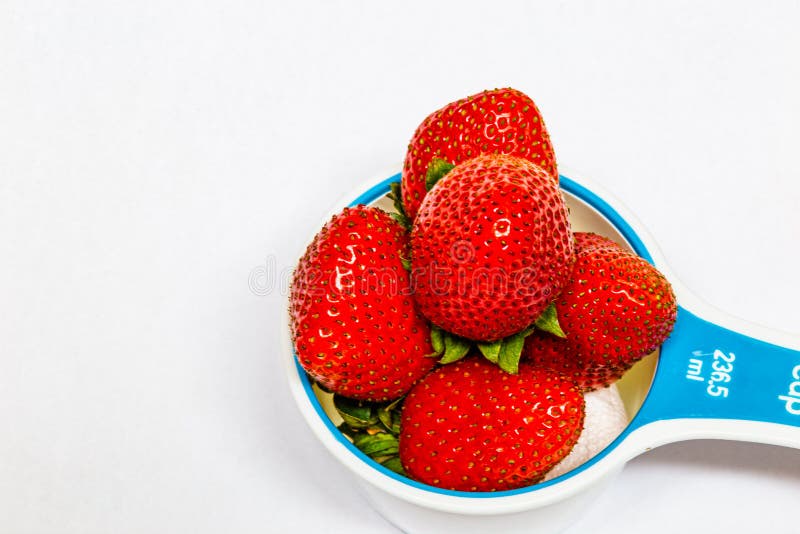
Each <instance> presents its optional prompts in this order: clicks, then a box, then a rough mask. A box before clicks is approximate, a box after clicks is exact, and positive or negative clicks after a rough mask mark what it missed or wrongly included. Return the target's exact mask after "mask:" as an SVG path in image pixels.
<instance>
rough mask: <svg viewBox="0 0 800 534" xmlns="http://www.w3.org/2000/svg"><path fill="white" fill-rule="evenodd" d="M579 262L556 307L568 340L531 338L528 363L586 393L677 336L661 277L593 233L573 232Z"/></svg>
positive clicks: (671, 298)
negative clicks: (673, 334) (570, 381)
mask: <svg viewBox="0 0 800 534" xmlns="http://www.w3.org/2000/svg"><path fill="white" fill-rule="evenodd" d="M575 242H576V249H577V260H576V261H575V267H574V270H573V272H572V276H571V278H570V280H569V283H568V284H567V285H566V286H565V287H564V289H563V290H562V292H561V294H560V295H559V297H558V298H557V299H556V301H555V306H556V311H557V313H558V319H559V322H560V324H561V329H562V330H563V331H564V333H565V334H566V338H565V339H560V338H556V337H554V336H551V335H549V334H545V333H542V332H535V333H534V334H533V335H531V336H530V337H528V338H527V340H526V342H525V348H524V350H523V359H527V360H528V361H530V362H532V363H533V364H534V365H536V366H537V367H544V368H550V369H554V370H555V371H557V372H560V373H563V374H564V375H566V376H569V377H571V378H572V379H573V380H575V382H577V383H578V384H579V385H580V386H581V387H583V388H584V389H586V390H590V389H596V388H599V387H603V386H606V385H608V384H610V383H611V382H613V381H615V380H617V379H618V378H620V377H621V376H622V375H623V374H624V373H625V371H627V370H628V369H629V368H630V367H631V366H632V365H633V364H634V363H636V362H637V361H639V360H640V359H641V358H642V357H643V356H646V355H647V354H650V353H651V352H653V351H654V350H655V349H656V348H657V347H658V346H659V345H660V344H661V343H663V342H664V340H665V339H666V338H667V336H669V334H670V332H671V331H672V326H673V324H674V323H675V317H676V314H677V306H676V303H675V294H674V293H673V292H672V286H670V284H669V282H668V281H667V279H666V278H664V275H662V274H661V273H660V272H658V270H657V269H656V268H655V267H653V266H652V265H650V264H649V263H647V262H646V261H645V260H644V259H642V258H640V257H638V256H636V255H635V254H633V253H632V252H628V251H626V250H624V249H622V248H621V247H620V246H619V245H617V244H616V243H614V242H613V241H610V240H608V239H606V238H604V237H601V236H598V235H596V234H587V233H576V234H575Z"/></svg>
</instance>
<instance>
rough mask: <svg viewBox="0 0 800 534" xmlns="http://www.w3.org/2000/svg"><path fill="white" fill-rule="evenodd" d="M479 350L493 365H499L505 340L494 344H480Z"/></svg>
mask: <svg viewBox="0 0 800 534" xmlns="http://www.w3.org/2000/svg"><path fill="white" fill-rule="evenodd" d="M477 345H478V350H479V351H481V354H483V356H484V357H485V358H486V359H487V360H489V361H490V362H492V363H497V358H498V357H499V356H500V347H502V346H503V340H502V339H499V340H497V341H493V342H492V343H478V344H477Z"/></svg>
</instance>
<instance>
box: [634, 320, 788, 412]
mask: <svg viewBox="0 0 800 534" xmlns="http://www.w3.org/2000/svg"><path fill="white" fill-rule="evenodd" d="M682 418H711V419H737V420H746V421H761V422H768V423H778V424H782V425H790V426H800V352H799V351H795V350H791V349H787V348H785V347H780V346H777V345H773V344H770V343H766V342H764V341H760V340H757V339H753V338H751V337H748V336H745V335H743V334H740V333H738V332H734V331H732V330H728V329H727V328H723V327H721V326H718V325H716V324H713V323H711V322H708V321H706V320H704V319H701V318H700V317H698V316H696V315H694V314H692V313H691V312H689V311H688V310H686V309H684V308H679V310H678V320H677V322H676V323H675V329H674V331H673V333H672V335H671V336H670V338H669V339H668V340H667V341H666V342H665V343H664V345H663V346H662V347H661V354H660V356H659V362H658V368H657V370H656V377H655V379H654V380H653V384H652V386H651V388H650V392H649V394H648V396H647V399H646V400H645V403H644V404H643V406H642V408H641V410H640V411H639V413H638V414H637V416H636V418H635V419H634V425H635V426H642V425H644V424H647V423H649V422H652V421H659V420H667V419H682Z"/></svg>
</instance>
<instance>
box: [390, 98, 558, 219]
mask: <svg viewBox="0 0 800 534" xmlns="http://www.w3.org/2000/svg"><path fill="white" fill-rule="evenodd" d="M486 153H494V154H498V153H502V154H511V155H514V156H519V157H522V158H525V159H528V160H530V161H532V162H534V163H536V164H537V165H539V166H540V167H542V168H543V169H544V170H545V171H546V172H547V173H548V174H550V175H551V176H552V177H553V179H554V180H555V181H556V182H557V181H558V171H557V170H556V159H555V155H554V154H553V146H552V145H551V143H550V136H549V135H548V133H547V129H546V128H545V126H544V121H543V120H542V116H541V114H540V113H539V109H538V108H537V107H536V104H534V103H533V100H531V99H530V97H528V96H527V95H525V94H524V93H522V92H520V91H517V90H515V89H495V90H493V91H484V92H482V93H478V94H476V95H472V96H469V97H467V98H465V99H463V100H459V101H457V102H453V103H451V104H448V105H447V106H445V107H443V108H442V109H440V110H438V111H435V112H433V113H432V114H431V115H429V116H428V117H427V118H426V119H425V120H424V121H423V122H422V124H420V126H419V127H418V128H417V131H416V132H415V133H414V137H412V138H411V142H410V143H409V145H408V152H407V153H406V160H405V164H404V165H403V180H402V193H403V203H404V205H405V210H406V214H407V215H408V217H409V219H411V220H413V219H414V217H415V216H416V214H417V211H418V210H419V206H420V204H421V203H422V199H423V198H424V197H425V193H426V191H427V188H426V177H427V175H428V171H429V166H430V164H431V162H432V161H433V160H434V159H441V160H444V161H445V162H447V163H451V164H458V163H460V162H461V161H464V160H466V159H470V158H473V157H475V156H478V155H480V154H486Z"/></svg>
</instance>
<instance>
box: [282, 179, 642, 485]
mask: <svg viewBox="0 0 800 534" xmlns="http://www.w3.org/2000/svg"><path fill="white" fill-rule="evenodd" d="M399 180H400V174H397V175H395V176H392V177H390V178H387V179H386V180H384V181H383V182H381V183H379V184H377V185H375V186H373V187H372V188H370V189H369V190H368V191H365V192H363V193H362V194H361V195H359V196H358V197H357V198H355V199H354V200H352V202H350V204H349V205H350V206H354V205H357V204H367V205H372V206H376V207H379V208H382V209H384V210H386V211H389V212H392V211H394V207H393V202H392V200H390V199H389V198H387V196H386V195H387V194H388V193H389V184H391V183H392V182H397V181H399ZM560 185H561V190H562V192H563V193H564V198H565V200H566V203H567V206H568V208H569V214H570V215H569V218H570V223H571V225H572V230H573V231H574V232H594V233H597V234H600V235H602V236H605V237H607V238H609V239H611V240H613V241H615V242H616V243H618V244H619V245H621V246H622V247H624V248H626V249H628V250H632V251H634V252H635V253H636V254H638V255H639V256H641V257H643V258H644V259H646V260H648V261H652V258H651V256H650V254H649V252H648V250H647V249H646V247H645V246H644V244H643V243H642V241H641V240H640V239H639V237H638V236H637V235H636V233H635V232H634V231H633V229H632V228H631V227H630V226H629V225H628V224H627V223H626V222H625V220H624V219H622V217H621V216H620V215H619V214H618V213H617V212H616V211H615V210H614V209H613V208H612V207H611V206H610V205H608V204H607V203H606V202H605V201H603V200H602V199H601V198H599V197H598V196H597V195H595V194H594V193H592V192H591V191H589V190H588V189H586V188H584V187H583V186H581V185H580V184H578V183H576V182H574V181H572V180H570V179H569V178H567V177H565V176H561V184H560ZM295 363H296V365H297V371H298V373H299V374H300V378H301V381H302V383H303V388H304V390H305V392H306V394H307V395H308V397H309V400H310V402H311V404H312V405H313V407H314V409H315V410H316V412H317V414H318V415H319V417H320V418H321V419H322V421H323V422H324V423H325V426H326V427H328V430H329V431H330V432H331V433H332V434H333V437H334V438H335V439H336V440H337V441H339V442H341V443H342V444H343V445H345V446H346V447H347V448H348V449H349V450H350V451H351V452H352V453H353V454H354V455H355V456H357V457H359V458H360V459H361V461H363V462H365V463H366V464H368V465H369V466H370V467H372V468H374V469H376V470H378V471H380V472H381V473H383V474H384V475H386V476H388V477H391V478H393V479H395V480H398V481H400V482H403V483H405V484H409V485H411V486H414V487H416V488H420V489H424V490H427V491H431V492H435V493H441V494H445V495H453V496H459V497H476V498H480V497H500V496H504V495H515V494H519V493H526V492H530V491H535V490H536V489H538V488H542V487H546V486H550V485H552V484H557V483H558V482H559V481H561V480H565V479H567V478H571V477H572V476H574V475H575V474H577V473H579V472H581V471H583V470H585V469H586V468H588V467H589V466H591V465H592V464H593V463H595V462H596V461H597V460H599V459H600V458H602V457H603V456H605V454H606V453H607V452H608V451H610V450H611V449H613V448H614V447H615V446H616V444H617V443H619V442H620V441H621V439H622V438H623V437H624V435H625V434H626V433H627V431H628V429H630V428H631V426H632V425H630V423H629V426H628V429H626V430H623V431H622V433H621V434H620V435H619V436H617V439H615V440H614V441H613V442H612V443H611V444H610V445H609V446H608V447H606V449H605V450H604V451H602V452H600V453H599V454H597V455H596V456H595V457H594V458H592V459H591V460H589V461H587V462H586V463H584V464H583V465H581V466H580V467H577V468H576V469H573V470H572V471H569V472H567V473H565V474H564V475H561V476H560V477H557V478H555V479H553V480H551V481H548V482H542V483H540V484H536V485H533V486H528V487H524V488H519V489H516V490H509V491H500V492H464V491H452V490H445V489H441V488H436V487H433V486H429V485H427V484H422V483H419V482H417V481H414V480H411V479H409V478H406V477H403V476H401V475H398V474H396V473H394V472H392V471H390V470H389V469H387V468H385V467H383V466H381V465H380V464H378V463H377V462H375V461H373V460H372V459H370V458H369V457H368V456H366V455H365V454H363V453H362V452H361V451H359V450H358V449H357V448H356V447H355V446H354V445H353V444H352V443H351V442H350V441H349V440H348V439H347V438H346V437H345V436H344V435H343V434H342V433H341V432H340V431H339V430H338V429H337V428H336V427H337V425H339V424H340V423H341V422H342V419H341V417H340V416H339V414H338V413H337V412H336V409H335V408H334V406H333V402H332V397H333V396H332V395H331V394H329V393H326V392H324V391H322V390H321V389H320V388H318V387H317V386H316V385H314V384H313V383H312V382H311V380H309V378H308V376H307V375H306V373H305V372H304V371H303V369H302V367H300V365H299V363H297V362H295ZM657 365H658V350H656V351H655V352H653V353H652V354H650V355H648V356H646V357H645V358H643V359H642V360H640V361H639V362H638V363H636V364H635V365H634V366H633V367H632V368H631V369H630V370H628V372H627V373H625V375H624V376H623V377H622V378H621V379H620V380H619V381H617V382H616V385H617V388H618V390H619V393H620V396H621V398H622V401H623V403H624V405H625V411H626V413H627V416H628V421H629V422H630V421H632V420H633V418H634V417H635V416H636V414H637V413H638V412H639V410H640V408H641V407H642V404H643V403H644V401H645V398H646V397H647V394H648V392H649V390H650V386H651V384H652V382H653V378H654V376H655V372H656V367H657Z"/></svg>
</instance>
